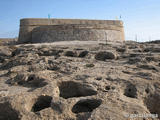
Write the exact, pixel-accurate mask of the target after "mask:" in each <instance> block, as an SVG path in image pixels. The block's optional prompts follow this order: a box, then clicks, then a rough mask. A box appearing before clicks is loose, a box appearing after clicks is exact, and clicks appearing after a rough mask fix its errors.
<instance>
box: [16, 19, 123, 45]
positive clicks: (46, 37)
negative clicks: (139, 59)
mask: <svg viewBox="0 0 160 120" xmlns="http://www.w3.org/2000/svg"><path fill="white" fill-rule="evenodd" d="M72 31H74V33H73V32H72ZM76 31H79V32H76ZM40 36H41V37H40ZM84 36H86V37H84ZM105 36H107V37H105ZM97 39H99V40H102V39H109V40H111V41H124V30H123V22H122V21H118V20H81V19H21V21H20V32H19V40H18V41H19V42H20V43H27V42H34V43H35V42H36V43H37V42H42V41H43V42H54V41H66V40H97Z"/></svg>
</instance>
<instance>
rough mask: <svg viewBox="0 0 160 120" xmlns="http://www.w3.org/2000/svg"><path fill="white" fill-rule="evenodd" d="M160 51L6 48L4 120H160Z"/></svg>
mask: <svg viewBox="0 0 160 120" xmlns="http://www.w3.org/2000/svg"><path fill="white" fill-rule="evenodd" d="M159 50H160V44H159V43H157V42H151V43H135V42H126V43H123V44H116V45H115V44H98V43H97V44H95V43H94V44H83V43H81V44H71V45H67V44H65V43H64V44H63V43H61V44H23V45H12V46H0V120H128V119H130V118H129V116H128V117H127V116H126V115H131V114H157V115H159V118H160V51H159ZM139 119H140V120H144V119H151V117H150V118H139ZM153 119H156V118H153ZM157 119H158V118H157Z"/></svg>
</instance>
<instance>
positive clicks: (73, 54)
mask: <svg viewBox="0 0 160 120" xmlns="http://www.w3.org/2000/svg"><path fill="white" fill-rule="evenodd" d="M64 55H65V56H67V57H77V53H76V52H75V51H66V52H65V54H64Z"/></svg>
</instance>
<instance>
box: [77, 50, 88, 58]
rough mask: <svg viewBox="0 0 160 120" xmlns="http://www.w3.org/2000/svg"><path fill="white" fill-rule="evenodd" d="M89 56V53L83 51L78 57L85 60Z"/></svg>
mask: <svg viewBox="0 0 160 120" xmlns="http://www.w3.org/2000/svg"><path fill="white" fill-rule="evenodd" d="M87 55H88V51H82V52H80V53H79V55H78V57H81V58H84V57H86V56H87Z"/></svg>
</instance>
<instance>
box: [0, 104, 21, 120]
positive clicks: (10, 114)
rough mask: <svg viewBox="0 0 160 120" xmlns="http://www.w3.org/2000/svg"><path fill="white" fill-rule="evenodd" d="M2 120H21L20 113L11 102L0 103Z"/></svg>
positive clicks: (0, 119)
mask: <svg viewBox="0 0 160 120" xmlns="http://www.w3.org/2000/svg"><path fill="white" fill-rule="evenodd" d="M0 120H20V117H19V113H18V112H17V111H16V110H14V109H13V108H12V106H11V105H10V103H9V102H5V103H0Z"/></svg>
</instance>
